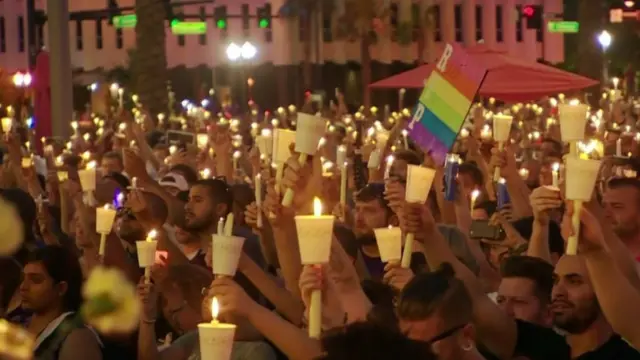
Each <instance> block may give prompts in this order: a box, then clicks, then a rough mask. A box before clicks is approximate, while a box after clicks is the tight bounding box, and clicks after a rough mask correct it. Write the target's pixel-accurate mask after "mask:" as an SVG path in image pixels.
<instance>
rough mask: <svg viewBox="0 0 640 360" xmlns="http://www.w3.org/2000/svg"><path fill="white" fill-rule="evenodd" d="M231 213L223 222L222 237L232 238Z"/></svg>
mask: <svg viewBox="0 0 640 360" xmlns="http://www.w3.org/2000/svg"><path fill="white" fill-rule="evenodd" d="M233 221H234V219H233V212H230V213H229V214H227V220H226V221H225V222H224V235H225V236H233Z"/></svg>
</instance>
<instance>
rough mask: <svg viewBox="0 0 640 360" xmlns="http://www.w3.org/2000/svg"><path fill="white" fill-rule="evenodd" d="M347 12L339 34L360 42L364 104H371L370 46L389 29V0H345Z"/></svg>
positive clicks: (340, 21)
mask: <svg viewBox="0 0 640 360" xmlns="http://www.w3.org/2000/svg"><path fill="white" fill-rule="evenodd" d="M344 1H345V13H344V15H343V16H342V18H341V19H340V20H339V24H340V26H341V28H340V31H339V32H338V35H339V36H341V37H342V38H344V39H346V40H348V41H354V42H355V41H359V42H360V57H361V60H360V66H361V72H362V87H363V89H362V92H363V101H362V102H363V105H364V106H365V108H366V109H369V107H370V106H371V93H370V91H369V84H370V83H371V53H370V51H369V50H370V47H371V45H372V44H374V43H375V41H376V40H377V37H378V36H380V35H381V34H383V33H384V31H385V30H386V29H387V26H386V24H387V22H388V18H389V6H388V1H385V0H344Z"/></svg>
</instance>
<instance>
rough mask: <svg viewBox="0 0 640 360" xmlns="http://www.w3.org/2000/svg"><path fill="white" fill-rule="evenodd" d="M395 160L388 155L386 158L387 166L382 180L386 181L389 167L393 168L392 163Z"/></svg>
mask: <svg viewBox="0 0 640 360" xmlns="http://www.w3.org/2000/svg"><path fill="white" fill-rule="evenodd" d="M394 160H395V158H394V157H393V155H389V156H387V165H386V166H385V168H384V179H385V180H388V179H389V177H390V176H391V167H392V166H393V161H394Z"/></svg>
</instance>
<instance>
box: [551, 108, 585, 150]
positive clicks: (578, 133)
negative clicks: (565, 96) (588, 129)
mask: <svg viewBox="0 0 640 360" xmlns="http://www.w3.org/2000/svg"><path fill="white" fill-rule="evenodd" d="M588 110H589V107H588V106H587V105H585V104H558V115H559V117H560V135H561V137H562V141H564V142H570V141H580V140H583V139H584V132H585V126H586V124H587V111H588Z"/></svg>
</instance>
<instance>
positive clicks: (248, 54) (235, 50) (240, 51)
mask: <svg viewBox="0 0 640 360" xmlns="http://www.w3.org/2000/svg"><path fill="white" fill-rule="evenodd" d="M257 54H258V49H257V48H256V47H255V45H253V44H252V43H250V42H248V41H247V42H245V43H244V44H242V46H240V45H238V44H236V43H233V42H232V43H231V44H229V45H228V46H227V58H228V59H229V60H231V61H238V60H251V59H253V58H254V57H256V55H257Z"/></svg>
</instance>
